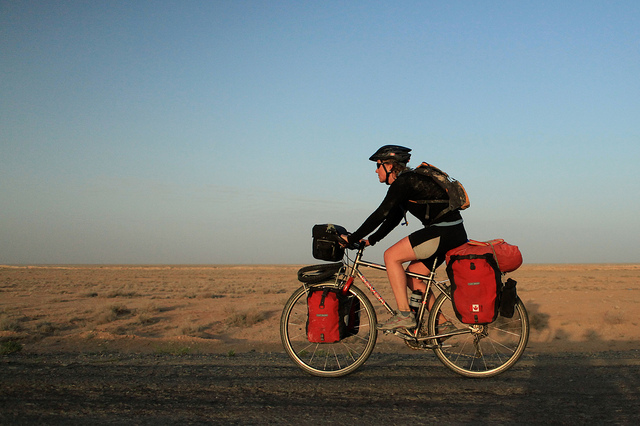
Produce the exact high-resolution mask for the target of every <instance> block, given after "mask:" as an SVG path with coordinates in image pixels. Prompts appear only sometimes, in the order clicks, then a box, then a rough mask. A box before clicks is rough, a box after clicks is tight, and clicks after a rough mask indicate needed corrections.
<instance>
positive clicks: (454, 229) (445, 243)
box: [409, 223, 469, 270]
mask: <svg viewBox="0 0 640 426" xmlns="http://www.w3.org/2000/svg"><path fill="white" fill-rule="evenodd" d="M438 237H440V242H439V244H438V245H437V247H436V248H435V251H434V249H432V248H431V247H430V244H429V243H428V241H430V240H433V239H435V238H438ZM467 241H469V239H468V237H467V231H466V230H465V229H464V224H463V223H459V224H457V225H451V226H433V225H432V226H429V227H428V228H423V229H420V230H418V231H416V232H414V233H412V234H410V235H409V242H410V243H411V247H412V248H413V249H414V252H415V253H416V255H417V256H418V253H421V252H422V251H424V250H421V248H425V247H427V250H428V252H429V255H428V257H426V258H424V259H420V258H419V259H418V260H420V261H421V262H422V263H424V265H425V266H426V267H427V268H429V270H431V268H432V267H433V262H434V261H435V260H436V258H437V259H438V262H437V264H436V268H437V267H438V266H440V265H441V264H442V262H444V260H445V255H446V254H447V252H448V251H449V250H451V249H454V248H456V247H458V246H461V245H462V244H464V243H466V242H467ZM425 243H426V244H425ZM434 243H435V242H434ZM422 244H425V245H423V246H422V247H421V245H422Z"/></svg>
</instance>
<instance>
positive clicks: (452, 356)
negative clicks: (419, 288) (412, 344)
mask: <svg viewBox="0 0 640 426" xmlns="http://www.w3.org/2000/svg"><path fill="white" fill-rule="evenodd" d="M440 314H442V315H444V317H445V318H446V319H447V320H448V321H451V322H452V323H453V324H454V325H455V326H456V328H457V329H459V330H468V333H465V334H460V335H455V336H450V337H446V338H442V339H437V340H438V342H437V343H438V345H437V346H436V347H435V348H434V349H433V351H434V352H435V354H436V356H437V357H438V359H440V361H441V362H442V363H443V364H444V365H445V366H446V367H447V368H449V369H450V370H452V371H453V372H455V373H457V374H460V375H462V376H465V377H472V378H486V377H493V376H496V375H498V374H500V373H503V372H505V371H506V370H508V369H509V368H511V367H512V366H513V365H514V364H515V363H516V362H517V361H518V359H520V357H521V356H522V354H523V352H524V350H525V348H526V346H527V342H528V340H529V316H528V314H527V310H526V308H525V307H524V304H523V303H522V301H521V300H520V299H518V300H517V302H516V305H515V310H514V315H513V317H512V318H505V317H502V316H498V318H496V320H495V321H494V322H492V323H491V324H487V325H469V324H462V323H461V322H460V321H459V320H458V318H457V317H456V315H455V313H454V311H453V305H452V303H451V299H450V298H449V297H448V296H447V295H446V294H441V295H440V296H438V298H437V299H436V302H435V304H434V305H433V308H432V309H431V312H430V314H429V319H428V330H429V334H431V335H436V334H437V332H438V324H437V322H438V317H439V316H440Z"/></svg>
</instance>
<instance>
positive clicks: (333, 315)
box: [306, 287, 360, 343]
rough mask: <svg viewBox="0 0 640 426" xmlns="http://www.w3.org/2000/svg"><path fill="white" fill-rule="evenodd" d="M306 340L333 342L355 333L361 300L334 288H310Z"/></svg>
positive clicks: (358, 322) (356, 331)
mask: <svg viewBox="0 0 640 426" xmlns="http://www.w3.org/2000/svg"><path fill="white" fill-rule="evenodd" d="M307 307H308V317H307V326H306V330H307V339H308V340H309V342H311V343H335V342H339V341H340V340H341V339H345V338H347V337H349V336H354V335H356V334H358V330H359V327H360V301H359V300H358V299H357V298H356V297H355V296H353V295H343V294H342V291H341V290H338V289H334V288H327V287H324V288H317V289H313V288H312V289H311V290H309V294H308V296H307Z"/></svg>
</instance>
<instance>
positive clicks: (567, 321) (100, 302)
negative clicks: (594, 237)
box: [0, 264, 640, 424]
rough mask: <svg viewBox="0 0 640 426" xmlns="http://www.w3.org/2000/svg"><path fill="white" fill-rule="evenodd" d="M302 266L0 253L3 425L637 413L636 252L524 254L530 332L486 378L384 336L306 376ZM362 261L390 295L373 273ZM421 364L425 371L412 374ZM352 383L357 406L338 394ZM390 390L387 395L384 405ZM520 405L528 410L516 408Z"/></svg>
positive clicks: (626, 417)
mask: <svg viewBox="0 0 640 426" xmlns="http://www.w3.org/2000/svg"><path fill="white" fill-rule="evenodd" d="M299 267H300V266H298V265H290V266H281V265H240V266H239V265H212V266H207V265H202V266H192V265H191V266H177V265H166V266H157V265H156V266H134V265H97V266H89V265H69V266H62V265H56V266H44V265H33V266H15V265H4V266H0V345H1V346H0V348H1V354H2V355H1V356H0V367H1V369H0V380H2V384H3V386H2V390H1V391H0V423H3V424H35V423H40V424H83V423H85V424H86V422H94V423H115V424H125V423H128V422H129V421H131V420H132V419H133V420H134V422H135V423H137V424H146V423H154V424H158V423H164V424H171V423H176V422H183V421H184V422H188V423H209V422H214V421H220V422H223V423H234V424H247V423H252V424H257V423H264V422H266V423H287V424H288V423H311V422H315V421H318V420H324V421H325V422H326V421H328V420H331V419H334V417H327V414H326V413H327V410H329V411H331V410H333V411H332V412H333V413H334V414H335V415H337V416H338V417H335V419H336V420H335V421H336V422H344V421H350V422H352V423H356V424H358V423H370V424H371V423H372V422H373V423H379V422H382V420H384V423H404V421H403V420H405V419H414V420H420V419H422V420H424V421H445V422H448V423H467V422H470V421H477V420H478V419H479V418H480V419H485V420H488V421H490V422H492V423H494V422H495V423H504V422H513V421H520V422H524V423H549V422H550V423H557V424H566V423H573V421H574V420H575V421H577V422H578V423H585V422H586V423H589V420H593V421H594V422H597V423H616V424H634V423H636V424H637V421H638V419H639V418H638V414H637V413H638V411H640V402H639V399H640V343H639V341H640V315H638V312H639V311H640V285H639V283H640V265H639V264H606V265H605V264H599V265H595V264H590V265H532V264H525V265H523V266H522V267H521V268H520V269H518V270H517V271H515V272H513V273H511V274H509V276H510V277H512V278H514V279H515V280H517V281H518V286H517V288H518V294H519V296H520V298H521V299H522V300H523V301H524V303H525V305H526V307H527V309H528V311H529V316H530V322H531V326H532V332H531V336H530V340H529V345H528V347H527V350H526V352H525V355H524V356H523V358H522V360H521V361H520V362H519V363H518V364H517V365H516V366H515V367H514V368H512V369H511V370H510V371H508V372H507V373H504V374H503V375H501V376H498V378H497V379H491V380H488V381H487V380H480V381H478V380H476V381H473V380H470V379H461V378H459V377H457V376H456V375H455V374H453V373H451V372H448V370H446V369H445V368H444V367H442V366H441V365H439V363H438V361H437V359H436V358H435V356H433V355H432V354H431V353H424V352H420V351H412V350H410V349H408V348H407V347H406V346H405V345H404V344H403V343H402V342H401V341H400V340H397V339H396V338H394V337H391V336H382V335H380V337H379V339H378V344H377V346H376V349H375V351H374V355H373V356H372V357H371V359H370V361H368V362H367V364H365V367H363V368H362V369H361V370H362V371H359V372H357V373H355V374H354V375H351V376H348V377H347V378H343V379H338V380H328V379H319V378H315V377H311V376H307V375H305V374H304V373H302V372H301V371H300V370H298V369H297V367H295V366H294V365H293V363H291V362H290V361H289V360H288V358H287V357H286V355H285V354H284V352H283V350H282V347H281V344H280V337H279V331H278V323H279V318H280V312H281V310H282V307H283V305H284V304H285V301H286V300H287V298H288V297H289V294H290V293H292V292H293V290H294V289H295V288H297V287H298V286H299V285H300V283H299V282H298V281H297V274H296V272H297V270H298V269H299ZM365 274H366V275H367V277H368V278H369V279H370V281H372V282H373V284H374V285H375V286H376V288H377V290H378V291H379V292H380V293H381V294H382V295H383V297H384V298H385V299H387V300H388V301H389V302H392V301H393V297H392V296H391V291H390V289H389V287H388V284H387V281H386V279H385V276H384V273H381V272H378V271H374V270H365ZM439 278H440V279H444V278H446V274H445V272H444V270H442V271H439ZM360 287H361V288H364V286H363V285H360ZM392 304H393V303H392ZM379 317H380V318H382V319H384V318H386V315H385V314H384V312H383V311H382V309H381V310H380V311H379ZM423 367H424V368H423ZM416 374H418V376H417V377H418V378H419V380H420V383H419V384H418V383H417V382H416V381H415V380H414V381H411V383H412V384H411V385H407V384H406V383H407V382H408V381H407V378H408V377H413V378H415V377H416ZM426 384H429V386H430V388H429V389H432V390H431V391H428V392H427V391H426V390H425V389H426V386H427V385H426ZM386 385H390V386H394V387H397V388H405V389H409V390H410V391H411V392H414V393H413V395H414V396H413V397H406V396H402V394H400V393H398V392H396V391H389V390H388V388H386V387H385V386H386ZM363 386H366V387H367V390H366V393H365V394H363V395H360V396H359V397H357V398H356V399H354V402H353V405H349V404H347V403H344V402H341V403H339V404H338V403H336V402H335V400H336V399H338V400H340V399H342V400H344V399H345V398H348V397H349V396H352V397H353V396H354V395H355V394H356V390H361V389H362V387H363ZM349 389H351V390H352V391H353V392H350V391H349ZM394 389H395V388H394ZM378 391H379V392H381V393H377V392H378ZM389 392H391V395H393V398H392V401H394V402H393V403H388V402H387V403H384V402H383V401H387V400H388V395H389ZM311 394H313V395H315V398H316V399H315V404H313V403H311V401H313V399H309V398H308V395H311ZM151 395H153V398H152V397H151ZM416 395H422V398H425V399H427V400H429V401H431V404H430V405H429V404H427V405H429V406H430V407H431V408H430V410H428V411H427V412H425V411H424V407H423V404H422V403H421V402H420V401H421V400H420V398H418V397H417V396H416ZM465 395H466V396H468V397H469V399H466V401H467V402H465V403H463V402H461V401H462V400H465V398H464V396H465ZM365 396H366V397H365ZM447 398H451V399H450V400H448V399H447ZM461 398H462V400H461ZM454 400H455V401H454ZM73 401H77V402H75V403H74V402H73ZM470 401H473V402H470ZM495 401H501V404H502V405H501V407H502V408H501V409H498V408H496V407H497V406H496V404H495ZM375 402H378V403H380V404H381V406H380V410H379V411H376V412H373V411H371V404H372V403H375ZM436 403H437V404H436ZM434 404H435V405H434ZM465 404H466V405H465ZM531 404H533V405H531ZM525 406H533V407H537V408H539V410H536V411H535V412H531V413H530V414H528V417H526V415H525V414H522V413H525V412H528V411H527V410H524V409H523V407H525ZM291 407H294V408H296V409H292V408H291ZM323 407H324V409H322V408H323ZM482 407H484V408H482ZM491 407H494V408H491ZM463 409H464V410H466V411H464V410H463ZM461 410H462V411H464V412H465V413H466V414H464V415H462V414H460V413H461ZM483 413H484V417H482V416H483ZM523 415H524V416H525V417H522V416H523ZM452 416H454V417H452ZM478 416H480V417H478ZM358 419H359V421H358ZM376 420H378V421H376Z"/></svg>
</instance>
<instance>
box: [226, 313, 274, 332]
mask: <svg viewBox="0 0 640 426" xmlns="http://www.w3.org/2000/svg"><path fill="white" fill-rule="evenodd" d="M265 319H267V317H266V315H265V314H264V312H247V313H237V314H234V315H232V316H231V317H229V318H227V325H228V326H230V327H242V328H246V327H251V326H254V325H256V324H258V323H259V322H262V321H264V320H265Z"/></svg>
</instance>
